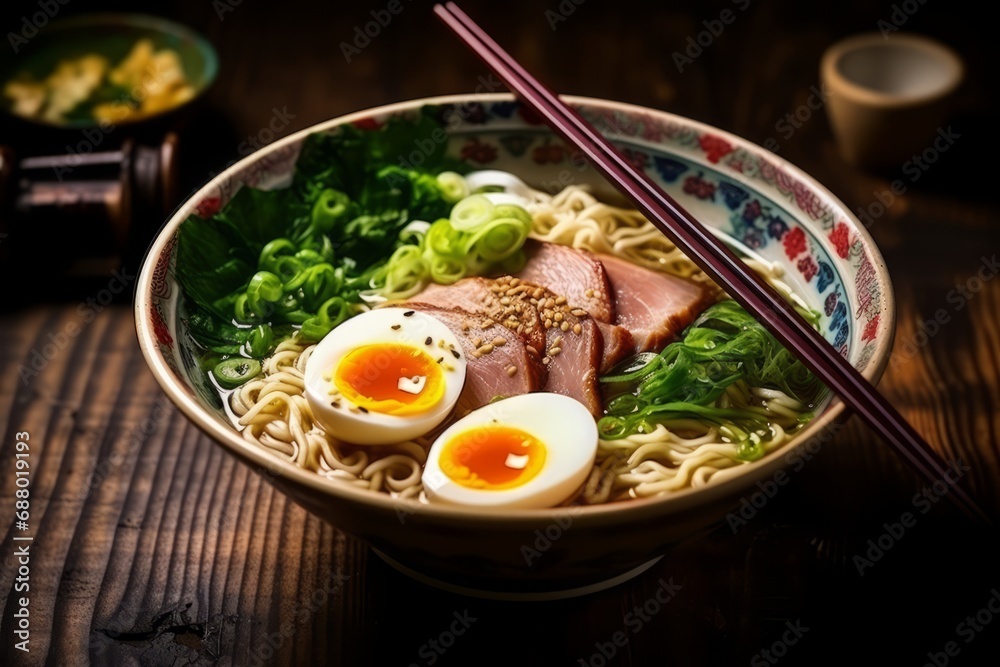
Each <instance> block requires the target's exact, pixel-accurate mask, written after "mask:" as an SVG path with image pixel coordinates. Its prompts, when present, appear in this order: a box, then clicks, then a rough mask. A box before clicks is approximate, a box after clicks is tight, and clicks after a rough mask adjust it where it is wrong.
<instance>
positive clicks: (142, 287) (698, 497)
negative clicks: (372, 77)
mask: <svg viewBox="0 0 1000 667" xmlns="http://www.w3.org/2000/svg"><path fill="white" fill-rule="evenodd" d="M562 99H563V100H565V101H566V102H567V103H569V104H570V105H577V106H588V107H593V108H603V109H607V110H619V111H625V112H629V113H642V114H652V115H655V116H660V117H661V118H662V119H664V120H666V121H672V122H675V123H680V124H683V125H688V126H691V127H694V128H696V129H698V130H701V131H705V132H710V133H712V134H715V135H718V136H721V137H725V138H726V139H728V140H729V141H731V142H732V143H733V144H734V145H737V146H740V147H742V148H744V149H746V150H748V151H750V152H752V153H754V154H756V155H759V156H763V157H766V159H768V160H770V161H772V162H773V163H775V164H776V166H780V167H781V168H782V169H784V170H786V171H787V172H788V173H790V174H792V175H793V176H794V177H796V178H798V179H800V180H801V181H803V182H805V183H807V184H808V185H809V186H810V187H811V188H813V189H814V191H815V192H816V193H817V194H819V195H820V196H821V197H822V198H823V199H824V200H826V203H828V204H830V205H831V206H832V207H833V208H835V209H837V210H838V212H839V213H841V214H843V215H842V217H844V218H846V219H847V220H849V221H850V223H851V224H852V225H853V226H854V231H855V233H857V234H858V235H859V237H860V238H861V239H862V241H863V243H862V245H863V246H864V248H865V251H866V252H867V253H868V255H869V259H870V260H871V263H872V267H873V268H874V270H875V272H876V274H877V276H878V280H879V282H880V283H882V284H883V285H885V290H884V291H883V294H882V299H883V307H882V311H881V316H882V320H881V322H883V323H884V327H885V332H886V335H883V336H879V337H877V339H876V341H875V343H874V344H875V346H876V347H875V351H874V352H873V354H872V356H871V358H870V359H869V361H868V364H867V366H866V367H865V370H864V371H862V375H863V376H864V377H865V379H867V380H868V381H870V382H873V381H875V378H877V377H880V376H881V375H882V372H883V371H884V370H885V367H886V365H887V364H888V361H889V352H890V348H891V346H892V338H893V336H892V334H893V332H894V331H895V326H896V307H895V297H894V294H893V289H892V283H891V281H890V279H889V274H888V271H887V269H886V266H885V261H884V259H883V257H882V254H881V252H880V251H879V250H878V247H877V246H876V245H875V242H874V241H873V240H872V238H871V235H870V234H869V233H868V230H867V229H866V228H865V227H864V225H863V224H861V222H860V221H859V220H858V219H857V217H856V216H854V215H853V214H852V213H851V212H850V210H849V209H848V208H847V206H846V205H844V204H843V203H842V202H841V201H840V200H839V199H838V198H837V197H835V196H834V195H833V194H832V193H831V192H830V191H829V190H828V189H827V188H825V187H824V186H822V185H820V184H819V183H818V182H817V181H816V180H815V179H814V178H812V177H811V176H809V175H808V174H806V173H805V172H803V171H802V170H801V169H799V168H798V167H796V166H794V165H793V164H791V163H790V162H788V161H787V160H785V159H784V158H781V157H779V156H777V155H775V154H774V153H771V152H770V151H768V150H766V149H764V148H761V147H760V146H757V145H756V144H754V143H752V142H750V141H747V140H746V139H743V138H741V137H738V136H736V135H734V134H731V133H729V132H726V131H725V130H721V129H719V128H717V127H714V126H711V125H708V124H706V123H701V122H699V121H695V120H691V119H689V118H686V117H683V116H678V115H676V114H672V113H668V112H665V111H657V110H655V109H651V108H649V107H643V106H639V105H635V104H628V103H624V102H615V101H611V100H605V99H600V98H592V97H582V96H574V95H564V96H562ZM469 101H479V102H500V101H515V98H514V96H513V95H512V94H510V93H487V94H457V95H442V96H435V97H424V98H419V99H414V100H409V101H405V102H397V103H393V104H388V105H383V106H378V107H371V108H368V109H364V110H362V111H356V112H352V113H349V114H345V115H342V116H338V117H336V118H332V119H330V120H326V121H323V122H321V123H317V124H315V125H312V126H310V127H308V128H305V129H303V130H300V131H298V132H295V133H293V134H290V135H288V136H287V137H283V138H282V139H280V140H277V141H275V142H274V143H272V144H269V145H268V146H265V147H264V148H261V149H260V150H258V151H256V152H254V153H251V154H250V155H248V156H246V157H245V158H243V159H242V160H240V161H239V162H237V163H235V164H233V165H230V166H229V167H228V168H226V169H225V170H223V171H222V172H221V173H220V174H218V175H216V176H215V177H213V178H212V179H211V180H209V181H208V182H207V183H205V184H204V185H202V186H201V187H200V188H199V189H198V190H197V191H195V192H194V193H192V194H191V195H190V196H189V197H188V198H187V200H185V202H184V203H182V204H181V205H180V206H179V207H178V208H177V209H176V210H175V211H174V213H173V214H172V215H171V216H170V218H169V219H168V220H167V221H166V222H165V223H164V224H163V225H162V226H161V227H160V229H159V231H158V232H157V234H156V237H155V239H154V240H153V241H152V243H151V244H150V247H149V249H148V250H147V251H146V255H145V258H144V259H143V263H142V268H141V270H140V273H139V277H138V280H137V281H136V293H135V299H134V313H135V321H136V335H137V338H138V341H139V347H140V349H141V351H142V354H143V356H144V357H145V359H146V363H147V364H148V365H149V367H150V370H152V372H153V375H154V377H155V378H156V380H157V382H159V384H160V386H161V387H162V388H163V390H164V392H165V393H166V394H167V396H168V397H169V398H170V400H171V401H173V403H174V404H175V405H176V406H177V407H178V408H179V409H180V410H181V411H182V412H183V413H184V414H185V416H187V418H188V419H189V420H191V421H192V422H193V423H194V424H195V425H196V426H197V427H198V428H200V429H201V430H202V431H203V432H204V433H205V434H207V435H208V436H210V437H211V438H212V439H213V440H215V441H217V442H218V443H220V444H222V445H224V446H225V447H226V448H227V449H229V450H231V451H232V452H233V453H234V454H237V455H238V456H240V457H242V458H243V459H244V460H249V461H252V462H253V463H254V464H255V465H256V466H259V468H260V469H261V470H266V471H268V472H270V473H271V474H273V476H274V477H275V478H277V479H284V480H287V481H289V482H293V483H295V484H300V485H303V486H306V487H309V488H310V489H312V490H313V491H317V492H320V493H322V494H324V495H330V496H335V497H338V498H339V499H340V500H344V501H349V502H359V503H362V504H364V505H368V506H372V507H374V508H376V509H380V510H383V511H387V512H395V511H396V510H397V509H398V508H399V507H400V506H401V505H402V506H405V507H408V508H411V509H413V510H414V514H418V515H420V516H421V517H427V518H436V519H446V520H450V521H454V522H460V523H461V522H464V523H470V524H471V523H476V524H479V525H482V524H484V523H485V524H502V525H516V524H520V525H524V526H533V525H536V524H537V523H538V522H539V521H548V520H551V519H552V518H553V517H562V516H566V515H567V514H571V515H572V516H573V517H574V520H584V521H587V522H588V523H590V522H592V523H593V524H595V525H599V524H602V523H611V522H614V521H616V520H618V519H620V518H621V517H622V516H623V513H627V514H628V515H629V516H630V517H634V518H636V519H640V518H646V517H652V516H661V515H664V514H671V513H679V512H682V511H686V510H687V509H689V508H690V507H691V506H692V505H709V504H711V503H712V502H713V501H720V500H722V499H724V498H725V497H727V496H729V495H731V494H733V493H734V492H735V491H737V490H738V489H740V488H742V487H745V486H747V480H746V479H745V478H746V477H748V476H750V477H753V476H755V475H758V476H763V475H764V474H766V473H767V472H768V471H772V472H773V471H776V470H778V469H779V468H783V467H785V466H783V465H782V463H781V461H782V459H783V458H784V457H786V456H788V455H789V454H790V453H791V452H792V451H794V450H797V449H800V448H801V447H802V446H803V445H804V444H805V443H806V442H807V441H808V440H810V439H811V438H812V437H815V436H816V435H817V434H819V433H820V431H825V430H826V429H827V428H828V427H830V426H831V425H833V424H834V422H835V421H836V420H837V419H838V418H840V417H846V416H847V415H845V414H844V411H845V406H844V404H843V403H842V402H841V401H840V400H839V399H837V398H836V397H835V396H834V397H832V398H831V402H830V404H829V405H828V407H827V408H826V410H825V411H824V412H823V413H821V414H820V415H818V416H816V417H815V418H813V419H812V421H810V422H809V424H808V425H807V426H806V428H805V429H804V430H803V431H802V432H801V433H799V434H797V435H796V436H795V438H794V440H792V441H791V443H789V444H786V445H785V446H781V447H779V448H778V449H776V450H775V451H773V452H771V453H770V454H767V455H766V456H764V457H762V458H761V459H759V460H758V461H755V462H753V464H752V465H748V466H745V467H744V469H743V470H741V471H740V472H738V473H736V474H734V475H732V476H731V477H728V478H726V479H724V480H721V481H719V482H714V483H709V484H708V485H706V486H703V487H698V488H686V489H683V490H681V491H676V492H672V493H669V494H665V495H661V496H652V497H649V498H635V499H631V500H628V501H622V502H613V503H603V504H600V505H586V506H561V507H551V508H544V509H519V510H506V511H504V512H503V513H492V512H483V511H482V510H481V509H479V508H475V507H468V508H467V507H461V506H452V505H435V504H431V503H420V502H418V501H415V500H411V499H405V500H400V499H396V498H392V497H391V496H389V495H387V494H383V493H373V492H371V491H369V490H367V489H359V488H357V487H354V486H352V485H349V484H343V483H338V482H337V481H335V480H331V479H327V478H325V477H322V476H321V475H318V474H316V473H315V472H312V471H308V470H304V469H302V468H299V467H298V466H296V465H295V464H294V463H291V462H288V461H285V460H283V459H279V458H277V457H275V456H273V455H272V454H270V453H268V452H266V451H264V450H262V449H260V448H258V447H254V446H253V445H251V444H250V443H249V442H247V441H246V440H245V439H244V438H243V437H242V436H241V435H240V432H239V431H237V430H236V429H235V428H234V427H233V426H232V425H229V424H225V423H223V422H222V421H220V420H219V419H218V418H217V417H216V416H215V415H212V414H209V413H208V411H207V410H205V409H204V408H202V407H201V405H200V404H199V402H198V401H197V400H196V398H195V397H193V396H192V395H189V394H188V393H187V392H186V391H185V390H184V388H183V385H182V383H181V382H180V380H179V379H178V378H177V377H176V376H175V375H174V372H173V371H172V370H171V369H170V368H169V367H168V366H167V364H166V362H165V360H164V359H163V357H162V355H161V354H160V351H159V348H158V346H157V344H156V341H155V339H154V337H153V326H152V322H151V316H150V314H149V312H150V309H149V304H150V294H151V290H150V287H151V283H152V279H153V272H154V269H155V268H156V263H157V260H158V258H159V257H160V255H161V253H162V252H163V248H164V246H165V245H166V244H167V242H168V241H169V240H170V239H171V238H173V236H174V234H175V233H176V231H177V228H178V226H179V225H180V224H181V222H183V221H184V220H185V219H187V217H188V216H189V215H190V214H191V213H192V212H193V211H194V209H195V207H196V202H198V201H199V200H200V198H201V197H202V196H204V195H205V194H207V193H208V192H210V191H212V190H213V189H214V188H216V187H217V186H218V185H220V184H222V183H223V182H225V181H226V180H228V179H229V178H231V177H232V176H233V174H234V173H236V172H237V171H239V170H240V169H242V168H243V167H245V166H246V164H248V163H250V162H254V161H256V160H259V159H261V158H262V157H264V156H266V155H268V154H269V153H272V152H275V151H278V150H280V149H282V148H284V147H285V146H288V145H289V144H293V143H296V142H298V141H301V140H302V139H304V138H305V137H306V136H308V135H310V134H313V133H315V132H322V131H325V130H329V129H330V128H333V127H337V126H340V125H344V124H349V123H352V122H354V121H357V120H361V119H364V118H367V117H370V116H373V115H379V114H386V113H390V114H391V113H398V112H402V111H408V110H413V109H419V108H420V107H422V106H424V105H444V104H456V103H463V102H464V103H467V102H469ZM730 176H732V175H731V174H730Z"/></svg>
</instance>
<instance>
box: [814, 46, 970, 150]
mask: <svg viewBox="0 0 1000 667" xmlns="http://www.w3.org/2000/svg"><path fill="white" fill-rule="evenodd" d="M964 72H965V67H964V65H963V64H962V60H961V59H960V58H959V57H958V55H957V54H956V53H955V52H954V51H953V50H952V49H950V48H948V47H947V46H945V45H944V44H941V43H940V42H938V41H936V40H933V39H930V38H929V37H923V36H921V35H911V34H905V33H903V34H892V35H890V36H888V37H886V36H884V35H883V34H882V33H868V34H864V35H857V36H854V37H849V38H847V39H844V40H841V41H839V42H837V43H836V44H834V45H833V46H831V47H830V48H829V49H828V50H827V51H826V52H825V53H824V54H823V59H822V62H821V64H820V77H821V80H822V82H823V85H824V86H825V87H826V88H827V89H828V90H829V100H828V102H827V111H828V114H829V117H830V124H831V125H832V127H833V131H834V134H835V135H836V138H837V144H838V146H839V148H840V152H841V154H842V155H843V157H844V159H845V160H847V161H848V162H851V163H853V164H859V165H872V166H879V165H895V164H899V163H901V162H903V161H904V160H906V159H908V158H910V157H912V156H913V155H914V154H915V153H919V152H920V151H921V149H923V148H925V147H927V146H929V145H931V143H932V142H933V141H934V139H935V136H934V135H935V132H936V131H937V130H939V129H940V128H941V125H942V124H943V123H944V120H945V118H946V117H947V116H948V114H949V112H950V111H952V109H951V102H952V98H951V95H952V93H953V92H955V90H956V89H957V88H958V86H959V84H960V83H961V82H962V78H963V76H964Z"/></svg>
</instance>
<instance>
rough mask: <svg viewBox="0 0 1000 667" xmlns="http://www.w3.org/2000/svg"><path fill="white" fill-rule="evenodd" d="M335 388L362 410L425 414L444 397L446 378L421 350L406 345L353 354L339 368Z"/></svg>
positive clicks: (379, 346)
mask: <svg viewBox="0 0 1000 667" xmlns="http://www.w3.org/2000/svg"><path fill="white" fill-rule="evenodd" d="M401 381H402V383H401ZM421 383H422V386H420V384H421ZM333 384H334V386H335V387H336V388H337V390H338V391H339V392H340V393H341V395H342V396H343V397H344V398H345V399H347V400H348V401H350V402H351V403H354V404H355V405H357V406H358V407H359V408H363V409H364V410H367V411H369V412H378V413H381V414H387V415H397V416H406V415H417V414H422V413H425V412H427V411H429V410H431V409H432V408H433V407H434V406H436V405H437V404H438V403H440V402H441V399H442V398H443V396H444V374H443V373H442V371H441V367H440V366H439V365H438V363H437V362H436V361H435V360H434V359H433V358H432V357H431V355H429V354H427V353H426V352H424V351H423V350H421V349H420V348H417V347H413V346H412V345H405V344H403V343H376V344H372V345H364V346H362V347H358V348H355V349H354V350H351V351H350V352H349V353H347V354H346V355H345V356H344V358H343V359H341V360H340V363H339V364H338V365H337V368H336V370H335V371H334V374H333ZM401 386H405V387H409V388H410V389H411V391H405V390H404V389H402V388H400V387H401ZM418 387H419V390H417V389H418Z"/></svg>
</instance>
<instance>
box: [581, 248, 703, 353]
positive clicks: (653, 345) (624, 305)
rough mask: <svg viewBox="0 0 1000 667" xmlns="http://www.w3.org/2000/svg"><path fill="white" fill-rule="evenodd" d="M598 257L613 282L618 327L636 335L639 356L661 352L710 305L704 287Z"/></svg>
mask: <svg viewBox="0 0 1000 667" xmlns="http://www.w3.org/2000/svg"><path fill="white" fill-rule="evenodd" d="M597 257H598V259H599V260H600V262H601V264H603V265H604V269H605V271H606V272H607V275H608V279H609V280H610V282H611V291H612V294H613V295H614V302H615V309H616V320H615V323H616V324H619V325H621V326H623V327H625V328H626V329H628V330H629V331H630V332H631V333H632V338H633V339H634V348H633V349H634V350H635V351H636V352H646V351H649V350H653V351H658V350H660V349H661V348H662V347H663V346H664V345H666V344H667V343H669V342H670V340H671V339H672V338H674V337H675V336H676V335H677V334H678V333H680V332H681V331H682V330H683V329H684V327H686V326H687V325H689V324H690V323H691V322H692V321H693V320H694V319H695V318H696V317H697V316H698V314H699V313H700V312H701V311H702V310H703V309H704V308H705V307H706V306H708V304H709V301H710V295H709V293H708V291H707V290H706V289H705V288H703V287H702V286H701V285H698V284H696V283H693V282H691V281H689V280H684V279H683V278H678V277H676V276H671V275H668V274H665V273H660V272H658V271H651V270H649V269H646V268H643V267H641V266H637V265H635V264H632V263H631V262H628V261H626V260H624V259H619V258H617V257H612V256H610V255H598V256H597Z"/></svg>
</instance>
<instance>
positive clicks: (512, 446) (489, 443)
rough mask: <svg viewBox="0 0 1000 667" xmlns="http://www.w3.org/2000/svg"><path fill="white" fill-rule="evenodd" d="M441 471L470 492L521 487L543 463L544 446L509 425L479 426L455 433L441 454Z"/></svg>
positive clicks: (532, 437) (527, 434) (529, 435)
mask: <svg viewBox="0 0 1000 667" xmlns="http://www.w3.org/2000/svg"><path fill="white" fill-rule="evenodd" d="M440 464H441V470H442V472H444V474H445V475H447V476H448V477H450V478H451V479H452V480H454V481H455V482H457V483H458V484H460V485H462V486H465V487H469V488H471V489H486V490H501V489H510V488H514V487H517V486H521V485H522V484H524V483H525V482H527V481H528V480H530V479H531V478H533V477H534V476H535V475H537V474H538V472H539V471H540V470H541V469H542V466H543V465H544V464H545V445H544V444H543V443H542V442H541V441H540V440H538V439H536V438H535V437H534V436H532V435H531V434H529V433H526V432H524V431H522V430H520V429H517V428H511V427H510V426H499V425H497V426H492V425H491V426H482V427H479V428H475V429H472V430H469V431H465V432H464V433H459V434H458V435H456V436H455V437H454V438H452V439H451V440H449V441H448V443H447V444H446V445H445V446H444V449H443V450H442V451H441V458H440Z"/></svg>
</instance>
